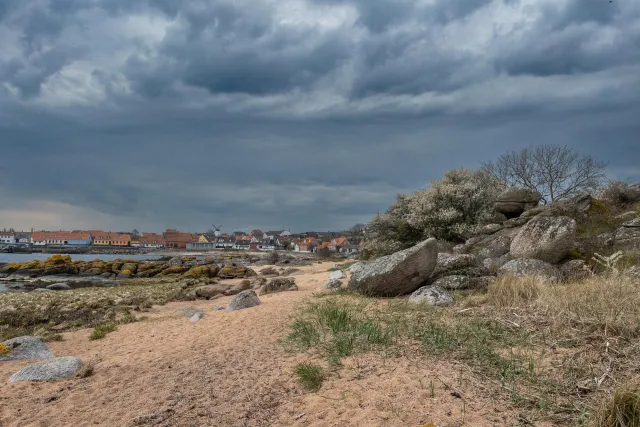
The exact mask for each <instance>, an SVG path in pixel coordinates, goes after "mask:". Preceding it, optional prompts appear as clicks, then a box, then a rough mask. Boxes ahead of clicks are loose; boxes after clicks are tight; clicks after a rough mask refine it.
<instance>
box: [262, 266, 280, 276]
mask: <svg viewBox="0 0 640 427" xmlns="http://www.w3.org/2000/svg"><path fill="white" fill-rule="evenodd" d="M260 274H261V275H262V276H265V277H267V276H271V277H278V276H279V275H280V273H278V270H276V269H275V268H274V267H265V268H263V269H262V270H260Z"/></svg>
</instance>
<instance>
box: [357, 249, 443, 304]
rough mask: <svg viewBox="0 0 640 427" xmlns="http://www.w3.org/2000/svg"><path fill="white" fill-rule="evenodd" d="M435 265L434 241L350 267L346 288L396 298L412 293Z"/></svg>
mask: <svg viewBox="0 0 640 427" xmlns="http://www.w3.org/2000/svg"><path fill="white" fill-rule="evenodd" d="M437 262H438V245H437V242H436V239H428V240H425V241H423V242H421V243H418V244H417V245H415V246H413V247H411V248H409V249H405V250H403V251H400V252H396V253H394V254H391V255H387V256H384V257H381V258H378V259H376V260H374V261H371V262H368V263H359V264H358V267H352V269H351V272H352V273H351V279H350V280H349V288H350V289H351V290H354V291H357V292H360V293H363V294H367V295H380V296H398V295H404V294H408V293H410V292H413V291H415V290H416V289H418V288H419V287H420V286H421V285H423V284H424V283H425V282H426V281H427V280H428V279H429V276H431V273H433V270H434V269H435V267H436V264H437Z"/></svg>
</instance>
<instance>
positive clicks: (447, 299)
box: [409, 286, 453, 306]
mask: <svg viewBox="0 0 640 427" xmlns="http://www.w3.org/2000/svg"><path fill="white" fill-rule="evenodd" d="M409 301H411V302H414V303H417V304H419V303H427V304H429V305H435V306H447V305H451V304H453V297H452V296H451V294H450V293H449V292H447V291H445V290H444V289H441V288H439V287H437V286H423V287H422V288H420V289H418V290H416V291H415V292H414V293H412V294H411V296H410V297H409Z"/></svg>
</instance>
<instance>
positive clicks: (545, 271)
mask: <svg viewBox="0 0 640 427" xmlns="http://www.w3.org/2000/svg"><path fill="white" fill-rule="evenodd" d="M498 276H514V277H526V276H537V277H541V278H543V279H545V280H548V281H552V282H555V281H558V280H559V279H560V277H561V276H562V274H561V273H560V271H559V270H558V269H557V268H556V267H554V266H553V265H551V264H549V263H547V262H544V261H540V260H537V259H514V260H512V261H509V262H508V263H506V264H505V265H503V266H502V267H500V268H499V269H498Z"/></svg>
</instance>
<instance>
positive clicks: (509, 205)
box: [494, 188, 542, 218]
mask: <svg viewBox="0 0 640 427" xmlns="http://www.w3.org/2000/svg"><path fill="white" fill-rule="evenodd" d="M541 199H542V194H540V193H538V192H537V191H534V190H530V189H528V188H509V189H508V190H506V191H504V192H502V193H500V194H499V195H498V197H497V198H496V202H495V204H494V208H495V210H496V211H497V212H499V213H501V214H503V215H505V216H506V217H507V218H515V217H518V216H520V215H521V214H522V213H523V212H524V211H526V210H529V209H533V208H535V207H537V206H538V203H540V200H541Z"/></svg>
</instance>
